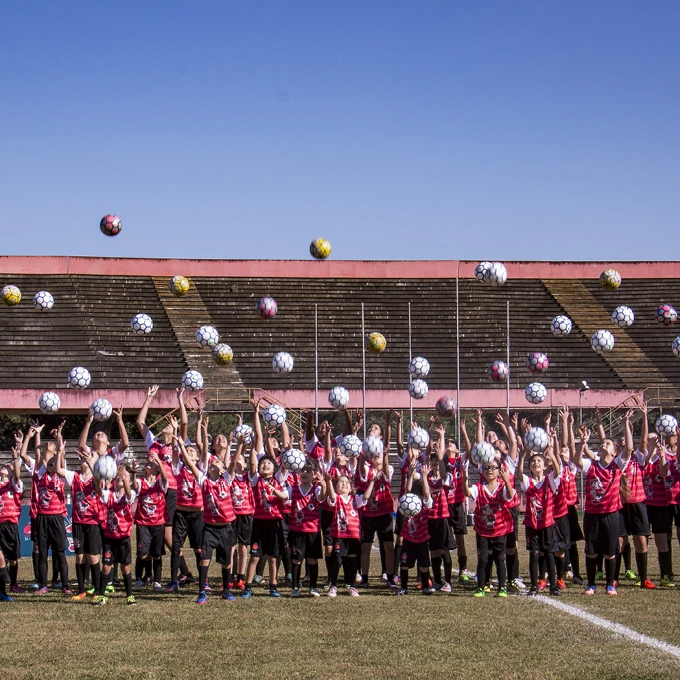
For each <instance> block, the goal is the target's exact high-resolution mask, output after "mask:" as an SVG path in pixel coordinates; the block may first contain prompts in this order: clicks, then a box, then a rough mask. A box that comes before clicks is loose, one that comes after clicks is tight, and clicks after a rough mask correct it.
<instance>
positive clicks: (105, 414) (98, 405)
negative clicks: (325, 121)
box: [90, 399, 113, 423]
mask: <svg viewBox="0 0 680 680" xmlns="http://www.w3.org/2000/svg"><path fill="white" fill-rule="evenodd" d="M90 413H91V414H92V417H93V418H94V420H96V421H97V422H98V423H103V422H104V421H105V420H108V419H109V418H110V417H111V414H112V413H113V406H111V402H110V401H109V400H108V399H95V400H94V401H93V402H92V403H91V404H90Z"/></svg>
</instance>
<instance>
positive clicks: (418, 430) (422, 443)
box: [408, 427, 430, 451]
mask: <svg viewBox="0 0 680 680" xmlns="http://www.w3.org/2000/svg"><path fill="white" fill-rule="evenodd" d="M408 443H409V446H410V447H411V448H412V449H418V451H424V450H425V449H426V448H427V445H428V444H429V443H430V435H429V433H428V431H427V430H426V429H425V428H422V427H414V428H413V429H412V430H411V431H410V432H409V433H408Z"/></svg>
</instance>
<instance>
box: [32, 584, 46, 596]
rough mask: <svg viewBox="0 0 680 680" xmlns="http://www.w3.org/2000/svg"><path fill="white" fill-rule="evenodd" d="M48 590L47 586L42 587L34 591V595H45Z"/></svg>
mask: <svg viewBox="0 0 680 680" xmlns="http://www.w3.org/2000/svg"><path fill="white" fill-rule="evenodd" d="M48 592H49V590H47V586H43V587H42V588H38V590H36V591H35V594H36V595H47V593H48Z"/></svg>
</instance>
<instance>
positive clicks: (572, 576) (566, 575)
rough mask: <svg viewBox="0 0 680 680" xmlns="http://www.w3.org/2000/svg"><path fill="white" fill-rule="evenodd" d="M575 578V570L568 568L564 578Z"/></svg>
mask: <svg viewBox="0 0 680 680" xmlns="http://www.w3.org/2000/svg"><path fill="white" fill-rule="evenodd" d="M573 578H574V572H573V571H571V570H568V571H567V572H565V574H564V580H565V581H571V580H572V579H573Z"/></svg>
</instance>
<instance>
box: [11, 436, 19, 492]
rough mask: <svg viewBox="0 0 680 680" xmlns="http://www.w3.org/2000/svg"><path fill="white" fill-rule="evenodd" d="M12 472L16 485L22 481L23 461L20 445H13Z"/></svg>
mask: <svg viewBox="0 0 680 680" xmlns="http://www.w3.org/2000/svg"><path fill="white" fill-rule="evenodd" d="M12 473H13V475H14V485H15V486H17V485H18V484H19V482H20V481H21V463H20V461H19V447H18V446H13V447H12Z"/></svg>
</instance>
